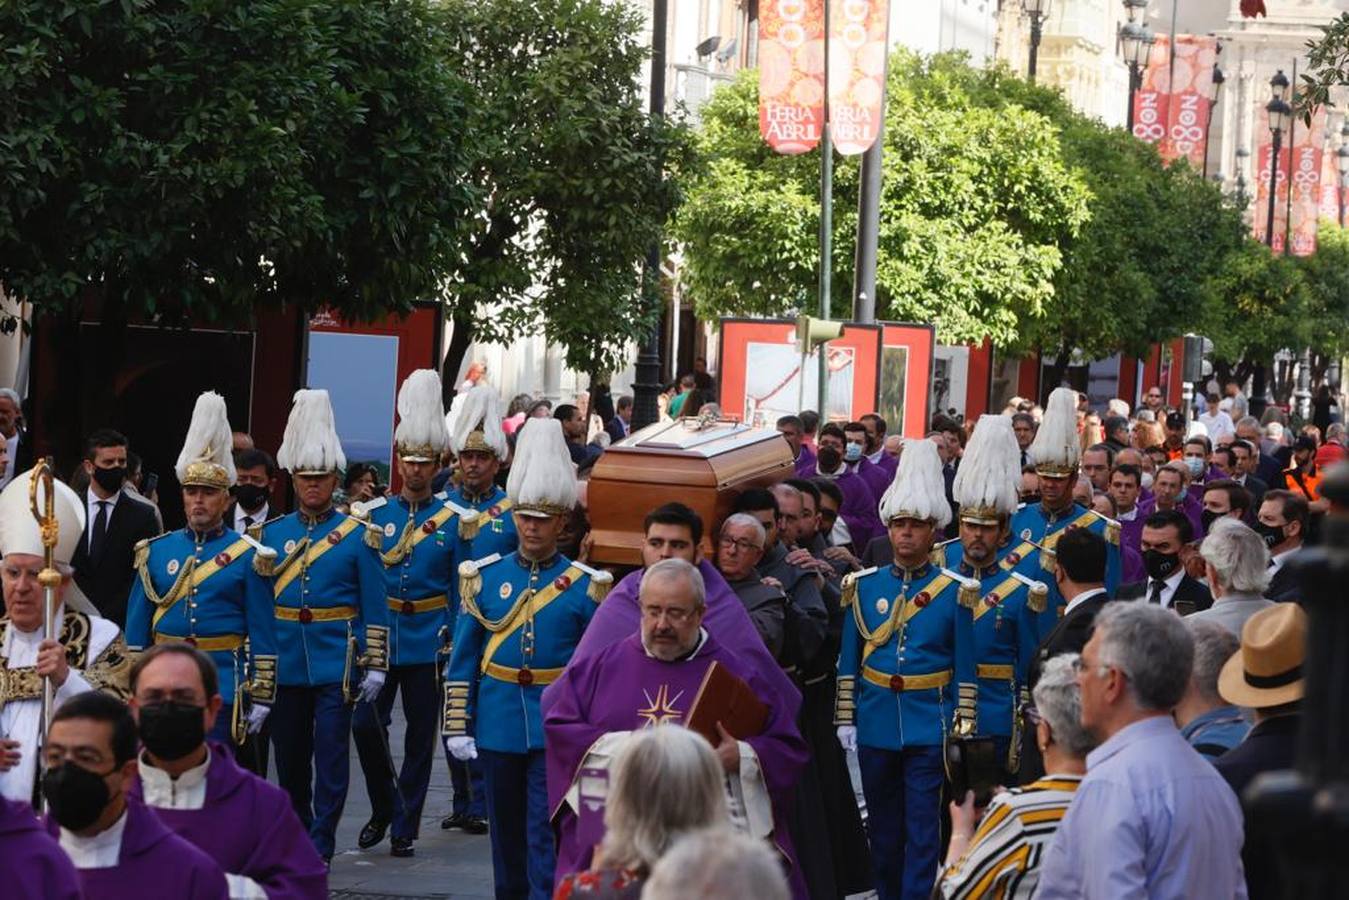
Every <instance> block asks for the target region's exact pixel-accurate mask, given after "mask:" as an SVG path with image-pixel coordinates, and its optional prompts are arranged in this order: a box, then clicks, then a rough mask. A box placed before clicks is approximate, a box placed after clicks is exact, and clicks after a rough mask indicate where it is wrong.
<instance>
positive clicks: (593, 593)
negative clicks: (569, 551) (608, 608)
mask: <svg viewBox="0 0 1349 900" xmlns="http://www.w3.org/2000/svg"><path fill="white" fill-rule="evenodd" d="M572 565H574V566H576V568H578V569H580V570H581V571H582V572H585V573H586V574H587V575H589V576H590V585H589V587H587V588H586V596H587V597H589V598H590V599H591V600H594V601H595V602H596V603H603V602H604V598H605V597H607V596H609V589H610V588H612V587H613V586H614V575H613V573H612V572H608V571H606V570H604V569H592V568H590V566H587V565H586V564H585V563H581V562H576V561H575V560H573V561H572Z"/></svg>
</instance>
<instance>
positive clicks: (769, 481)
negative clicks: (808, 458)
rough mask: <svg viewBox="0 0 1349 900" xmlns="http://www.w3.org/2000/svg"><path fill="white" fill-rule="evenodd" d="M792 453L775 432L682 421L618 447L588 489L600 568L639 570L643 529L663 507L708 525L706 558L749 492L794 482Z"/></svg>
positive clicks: (592, 477)
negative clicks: (675, 507)
mask: <svg viewBox="0 0 1349 900" xmlns="http://www.w3.org/2000/svg"><path fill="white" fill-rule="evenodd" d="M792 471H793V467H792V451H791V448H790V447H789V446H788V445H787V441H786V439H784V438H783V437H782V435H780V434H778V432H777V431H776V430H774V429H771V428H753V427H751V426H749V425H745V424H743V423H741V422H737V421H732V420H724V419H723V420H719V421H711V422H707V421H705V420H700V419H693V418H689V419H679V420H677V421H675V422H664V423H657V424H655V425H649V426H647V427H646V428H643V429H642V430H641V431H637V432H634V433H633V434H631V435H629V436H628V437H627V438H625V439H624V440H623V441H621V442H619V443H617V444H614V445H612V446H611V447H609V449H608V450H606V451H605V452H604V455H603V456H601V457H600V458H599V461H598V462H596V463H595V468H594V471H593V472H592V473H591V475H590V483H589V485H588V486H587V488H586V497H587V505H588V506H589V515H590V528H591V537H592V539H593V541H594V546H593V548H592V550H591V554H590V562H591V564H593V565H606V566H640V565H641V564H642V549H641V548H642V539H643V536H644V535H643V530H642V521H643V520H644V519H645V518H646V514H647V513H649V512H650V511H651V510H653V509H655V508H656V507H658V506H661V505H662V504H665V503H670V502H672V501H678V502H680V503H684V504H687V505H688V506H690V507H692V508H693V510H694V511H695V512H697V513H698V515H700V516H702V519H703V528H704V532H703V554H704V555H705V556H708V557H711V556H712V554H713V550H714V547H713V543H712V542H713V539H714V538H715V535H716V533H717V529H719V528H720V527H721V522H722V520H723V519H725V518H726V517H727V516H728V515H730V513H731V506H732V505H733V504H734V503H735V498H736V497H737V496H738V495H739V494H740V492H741V491H744V490H745V489H746V488H751V487H768V486H770V485H773V484H776V483H778V482H779V481H783V480H785V479H787V478H790V477H791V476H792Z"/></svg>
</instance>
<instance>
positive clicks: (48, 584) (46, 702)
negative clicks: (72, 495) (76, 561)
mask: <svg viewBox="0 0 1349 900" xmlns="http://www.w3.org/2000/svg"><path fill="white" fill-rule="evenodd" d="M54 481H55V479H54V477H53V475H52V461H51V458H50V457H43V458H42V460H41V461H40V462H38V464H37V466H36V468H35V469H34V470H33V479H32V481H30V482H29V484H28V505H29V506H30V507H31V508H32V510H33V518H35V519H37V523H38V529H39V531H40V532H41V534H42V571H41V572H40V573H38V576H37V581H38V584H40V585H42V638H43V640H47V639H48V638H51V639H53V640H54V639H55V637H56V635H55V632H56V589H57V588H58V587H60V586H61V573H60V572H58V571H57V570H56V539H57V538H58V537H59V535H60V530H61V529H60V525H59V524H58V522H57V521H56V485H55V483H54ZM39 485H40V486H41V487H42V498H41V507H40V508H39V498H38V487H39ZM55 695H56V687H55V686H54V685H53V684H52V679H51V676H50V675H45V676H43V678H42V721H41V722H40V723H39V725H38V736H37V746H38V748H39V752H40V750H41V748H42V747H43V746H45V745H46V743H47V729H48V728H50V727H51V723H52V712H53V710H52V706H53V705H54V701H55Z"/></svg>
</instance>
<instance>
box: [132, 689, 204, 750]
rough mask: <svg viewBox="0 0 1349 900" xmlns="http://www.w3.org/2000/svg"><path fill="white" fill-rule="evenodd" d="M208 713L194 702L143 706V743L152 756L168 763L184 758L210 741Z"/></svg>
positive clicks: (139, 729) (141, 719)
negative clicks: (207, 732) (206, 720)
mask: <svg viewBox="0 0 1349 900" xmlns="http://www.w3.org/2000/svg"><path fill="white" fill-rule="evenodd" d="M203 712H204V710H203V709H202V708H201V707H200V706H193V705H192V704H190V703H175V702H174V701H172V700H166V701H164V702H163V703H147V704H146V705H145V706H142V707H141V716H140V725H139V726H138V729H137V730H138V731H139V732H140V737H141V743H142V744H144V745H145V749H146V750H148V751H150V754H151V755H152V756H155V757H157V758H159V759H164V760H169V761H172V760H175V759H182V758H183V757H184V756H187V755H188V754H189V753H191V752H192V751H193V750H196V749H197V748H198V747H200V746H201V744H202V741H204V740H206V724H205V722H204V721H203V720H202V714H203Z"/></svg>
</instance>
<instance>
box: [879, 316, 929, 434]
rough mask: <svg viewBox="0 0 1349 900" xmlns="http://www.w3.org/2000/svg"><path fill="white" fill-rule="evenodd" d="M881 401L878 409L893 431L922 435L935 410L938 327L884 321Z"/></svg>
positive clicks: (890, 430)
mask: <svg viewBox="0 0 1349 900" xmlns="http://www.w3.org/2000/svg"><path fill="white" fill-rule="evenodd" d="M881 332H882V336H881V366H880V385H879V390H880V400H879V403H878V404H877V407H876V411H877V412H879V413H880V414H881V417H882V418H883V419H885V424H886V426H887V427H886V431H887V432H888V433H889V434H902V435H904V436H905V437H910V438H921V437H922V436H923V435H924V434H925V433H926V432H927V424H928V416H929V412H930V410H931V402H932V386H933V364H934V360H935V353H934V347H935V345H936V342H937V333H936V329H935V328H933V327H932V326H931V325H913V324H909V323H905V322H882V323H881Z"/></svg>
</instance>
